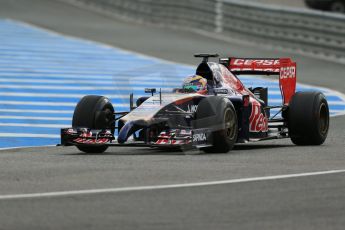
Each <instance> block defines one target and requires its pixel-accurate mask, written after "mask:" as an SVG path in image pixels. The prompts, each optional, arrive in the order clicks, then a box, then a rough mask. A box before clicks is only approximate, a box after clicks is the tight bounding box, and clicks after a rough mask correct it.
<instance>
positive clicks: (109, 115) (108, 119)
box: [104, 108, 114, 129]
mask: <svg viewBox="0 0 345 230" xmlns="http://www.w3.org/2000/svg"><path fill="white" fill-rule="evenodd" d="M104 113H105V120H104V125H105V127H106V129H112V126H113V121H114V116H113V111H111V109H109V108H107V109H105V110H104Z"/></svg>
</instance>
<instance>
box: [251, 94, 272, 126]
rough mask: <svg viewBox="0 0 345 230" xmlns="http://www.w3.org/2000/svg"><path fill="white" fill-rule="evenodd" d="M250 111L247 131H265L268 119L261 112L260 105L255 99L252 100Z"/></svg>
mask: <svg viewBox="0 0 345 230" xmlns="http://www.w3.org/2000/svg"><path fill="white" fill-rule="evenodd" d="M251 102H252V113H251V115H250V117H249V131H250V132H267V131H268V120H267V117H266V116H265V115H264V114H263V113H262V112H261V105H260V103H259V102H257V101H256V100H254V99H253V100H252V101H251Z"/></svg>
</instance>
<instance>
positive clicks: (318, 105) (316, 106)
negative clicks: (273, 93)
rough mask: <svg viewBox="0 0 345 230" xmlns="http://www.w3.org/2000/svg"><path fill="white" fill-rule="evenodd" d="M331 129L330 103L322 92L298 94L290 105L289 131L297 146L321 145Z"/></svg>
mask: <svg viewBox="0 0 345 230" xmlns="http://www.w3.org/2000/svg"><path fill="white" fill-rule="evenodd" d="M328 128H329V108H328V103H327V100H326V98H325V95H323V94H322V93H321V92H297V93H296V94H295V95H294V96H293V97H292V98H291V101H290V103H289V110H288V129H289V135H290V138H291V141H292V142H293V143H294V144H296V145H321V144H322V143H324V141H325V140H326V137H327V134H328Z"/></svg>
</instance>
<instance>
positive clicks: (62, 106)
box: [0, 20, 345, 148]
mask: <svg viewBox="0 0 345 230" xmlns="http://www.w3.org/2000/svg"><path fill="white" fill-rule="evenodd" d="M193 72H194V69H193V68H192V67H189V66H184V65H180V64H172V63H168V62H164V61H162V60H159V59H156V58H149V57H145V56H141V55H137V54H133V53H130V52H125V51H123V50H120V49H116V48H111V47H107V46H104V45H101V44H97V43H93V42H88V41H84V40H80V39H73V38H68V37H65V36H62V35H58V34H55V33H50V32H47V31H45V30H41V29H38V28H34V27H31V26H28V25H24V24H21V23H17V22H13V21H10V20H0V98H1V99H0V148H5V147H18V146H41V145H55V144H57V143H59V131H60V128H61V127H69V126H70V125H71V117H72V114H73V109H74V107H75V105H76V103H77V102H78V100H79V99H80V98H81V97H82V96H84V95H86V94H98V95H105V96H108V97H109V98H110V99H111V100H112V102H113V103H114V104H115V108H116V110H117V111H127V110H128V101H129V94H130V93H131V92H133V93H134V94H135V95H136V97H138V96H142V95H144V92H143V89H144V88H145V87H156V88H162V89H163V90H164V89H166V90H168V89H171V88H174V87H179V86H180V84H181V81H182V79H183V78H184V77H186V76H188V75H191V74H193ZM241 80H242V81H243V83H244V84H245V85H246V86H247V87H256V86H269V101H270V104H279V103H280V102H281V99H280V93H279V88H278V84H277V81H268V80H265V79H262V78H256V79H253V78H250V77H241ZM315 89H316V90H321V91H323V92H324V93H325V94H326V96H327V98H328V101H329V104H330V109H331V114H332V115H333V116H334V115H337V114H340V113H344V111H345V100H344V99H343V98H341V97H340V96H338V95H337V94H336V93H334V92H332V91H330V90H326V89H318V88H316V87H310V86H302V85H298V90H315Z"/></svg>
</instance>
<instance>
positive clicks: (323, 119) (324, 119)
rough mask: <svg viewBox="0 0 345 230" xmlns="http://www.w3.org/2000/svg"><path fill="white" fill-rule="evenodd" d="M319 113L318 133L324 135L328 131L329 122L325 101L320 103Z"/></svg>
mask: <svg viewBox="0 0 345 230" xmlns="http://www.w3.org/2000/svg"><path fill="white" fill-rule="evenodd" d="M319 114H320V133H321V134H322V135H325V134H326V133H327V131H328V124H329V119H328V110H327V106H326V104H325V103H322V104H321V106H320V111H319Z"/></svg>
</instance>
